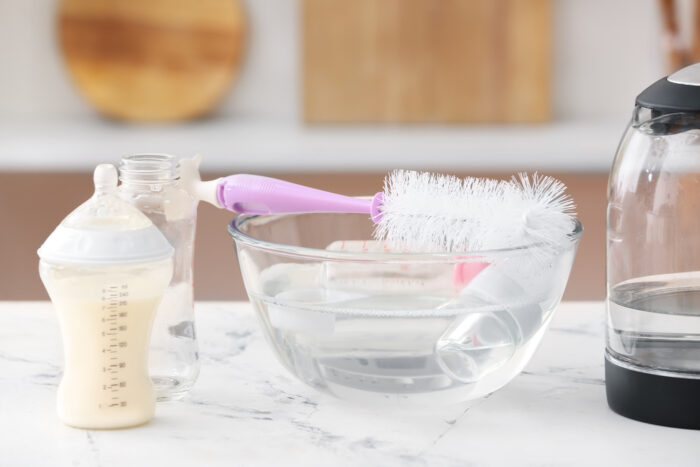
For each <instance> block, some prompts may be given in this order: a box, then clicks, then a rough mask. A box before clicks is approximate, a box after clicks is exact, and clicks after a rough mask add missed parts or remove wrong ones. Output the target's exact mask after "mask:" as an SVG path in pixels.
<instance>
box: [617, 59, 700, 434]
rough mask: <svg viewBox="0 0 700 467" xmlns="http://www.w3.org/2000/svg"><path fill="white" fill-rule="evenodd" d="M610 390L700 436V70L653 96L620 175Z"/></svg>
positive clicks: (635, 413)
mask: <svg viewBox="0 0 700 467" xmlns="http://www.w3.org/2000/svg"><path fill="white" fill-rule="evenodd" d="M606 304H607V347H606V353H605V379H606V393H607V399H608V404H609V406H610V407H611V408H612V409H613V410H614V411H615V412H617V413H619V414H621V415H624V416H626V417H629V418H633V419H636V420H641V421H645V422H648V423H654V424H659V425H666V426H675V427H683V428H695V429H700V63H698V64H695V65H691V66H689V67H687V68H684V69H682V70H680V71H677V72H676V73H674V74H672V75H670V76H668V77H666V78H662V79H660V80H659V81H657V82H655V83H654V84H652V85H651V86H649V87H648V88H647V89H646V90H644V91H643V92H642V93H641V94H640V95H639V96H638V97H637V100H636V106H635V109H634V113H633V115H632V121H631V122H630V124H629V126H628V128H627V130H626V132H625V134H624V136H623V138H622V141H621V142H620V145H619V148H618V151H617V155H616V157H615V161H614V164H613V167H612V171H611V174H610V180H609V185H608V206H607V300H606Z"/></svg>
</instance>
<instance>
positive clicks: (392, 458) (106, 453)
mask: <svg viewBox="0 0 700 467" xmlns="http://www.w3.org/2000/svg"><path fill="white" fill-rule="evenodd" d="M196 313H197V318H196V319H197V326H198V331H199V337H200V347H201V358H202V372H201V375H200V378H199V380H198V382H197V384H196V385H195V387H194V389H193V390H192V392H191V394H190V395H189V396H188V397H187V398H186V399H185V400H183V401H179V402H167V403H162V404H160V405H159V406H158V408H157V413H156V418H155V419H154V420H153V421H152V422H151V423H149V424H148V425H145V426H142V427H139V428H133V429H128V430H116V431H84V430H77V429H73V428H70V427H67V426H64V425H62V424H61V422H59V420H58V419H57V417H56V415H55V396H56V385H57V384H58V382H59V378H60V372H61V357H60V339H59V332H58V324H57V320H56V317H55V315H54V313H53V310H52V308H51V306H50V304H49V303H47V302H0V369H1V370H2V371H0V466H24V465H28V466H34V465H36V466H40V465H52V466H64V465H65V466H105V467H106V466H117V465H129V466H137V465H149V466H161V465H162V466H168V467H173V466H179V465H202V466H219V465H226V466H229V465H246V466H267V465H292V466H296V465H298V466H315V465H319V466H331V465H333V466H337V465H362V466H367V465H381V466H391V465H397V466H443V465H444V466H452V465H455V466H457V465H459V466H464V465H618V466H619V465H637V466H639V465H655V466H656V465H698V463H699V462H700V459H698V455H699V454H700V432H697V431H690V430H681V429H674V428H665V427H657V426H653V425H647V424H644V423H639V422H635V421H632V420H627V419H625V418H623V417H620V416H618V415H616V414H615V413H613V412H611V411H610V410H609V409H608V407H607V405H606V402H605V386H604V383H603V348H604V338H603V335H604V332H603V319H604V315H603V313H604V306H603V304H602V303H600V302H572V303H563V304H562V305H561V306H560V307H559V309H558V310H557V312H556V315H555V317H554V320H553V322H552V324H551V327H550V329H549V331H548V333H547V335H546V336H545V338H544V341H543V343H542V345H541V347H540V348H539V350H538V351H537V353H536V354H535V356H534V358H533V359H532V361H531V362H530V364H529V365H528V366H527V368H526V370H525V371H524V372H523V373H522V374H521V375H519V376H518V377H516V378H515V380H514V381H512V382H511V383H510V384H509V385H508V386H506V387H505V388H503V389H501V390H500V391H498V392H496V393H494V394H492V395H491V396H490V397H488V398H485V399H482V400H480V401H477V402H476V403H474V404H472V405H471V406H470V407H469V408H466V409H465V408H464V407H459V408H456V407H451V408H450V407H448V408H442V409H439V410H435V411H432V412H430V413H427V412H406V411H403V412H399V411H395V410H391V411H388V410H387V411H383V410H377V409H369V408H363V407H358V406H356V405H349V404H347V403H344V402H342V401H338V400H336V399H333V398H331V397H329V396H326V395H322V394H319V393H318V392H316V391H315V390H313V389H311V388H309V387H306V386H304V385H303V384H301V383H300V382H298V381H297V380H295V379H294V378H293V377H292V376H291V375H290V374H289V373H287V371H286V370H284V369H283V368H282V366H281V365H280V364H279V363H277V361H276V360H275V358H274V356H273V355H272V353H271V351H270V350H269V349H268V348H267V345H266V343H265V341H264V339H263V338H262V335H261V333H260V331H259V329H258V327H257V323H256V321H255V318H254V316H253V314H252V310H251V308H250V305H249V304H248V303H245V302H236V303H232V302H227V303H220V302H202V303H197V310H196Z"/></svg>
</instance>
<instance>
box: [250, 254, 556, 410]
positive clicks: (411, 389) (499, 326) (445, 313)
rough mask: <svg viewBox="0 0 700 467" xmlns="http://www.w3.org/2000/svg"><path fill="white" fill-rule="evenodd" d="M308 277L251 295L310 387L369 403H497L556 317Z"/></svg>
mask: <svg viewBox="0 0 700 467" xmlns="http://www.w3.org/2000/svg"><path fill="white" fill-rule="evenodd" d="M306 272H309V271H306ZM304 274H305V271H304V267H301V266H300V267H298V268H295V267H289V265H287V267H285V268H279V270H277V271H274V273H273V274H267V275H266V279H265V282H264V283H263V287H262V291H263V293H259V294H255V293H253V294H251V301H252V302H253V305H254V306H255V308H256V310H257V312H258V315H259V317H260V319H261V321H262V324H263V327H264V329H265V332H266V336H267V338H268V340H269V341H270V343H271V345H272V346H273V348H274V349H275V352H276V353H277V356H278V358H279V359H280V360H281V362H282V363H283V365H284V366H285V367H286V368H287V369H288V370H289V371H291V372H292V373H294V374H295V375H296V376H297V377H299V378H300V379H301V380H302V381H304V382H306V383H307V384H309V385H311V386H313V387H316V388H318V389H321V390H323V391H325V392H328V393H331V394H333V395H336V396H338V397H341V398H344V399H352V400H358V401H361V402H363V403H366V402H372V401H375V402H382V403H385V402H392V401H394V402H400V403H402V402H411V403H418V404H420V403H421V402H426V403H428V402H429V403H431V404H434V403H435V400H436V398H435V393H436V392H440V396H439V397H438V398H437V399H438V400H439V402H441V403H445V404H449V403H457V402H463V401H466V400H470V399H474V398H478V397H482V396H484V395H487V394H489V393H491V392H493V391H495V390H497V389H498V388H500V387H502V386H503V385H505V384H506V383H507V382H508V381H510V380H511V379H512V378H513V377H514V376H515V375H516V374H517V373H518V372H520V371H521V370H522V367H523V366H524V365H525V363H526V362H527V361H528V360H529V358H530V356H531V355H532V353H533V352H534V350H535V349H536V347H537V345H538V344H539V342H540V340H541V337H542V335H543V333H544V330H545V328H546V323H547V321H548V320H549V318H550V317H551V311H552V310H551V309H543V307H541V306H540V304H537V303H529V304H522V303H521V304H520V305H519V307H518V308H513V307H506V306H502V305H498V304H492V303H487V302H485V301H481V300H479V299H475V298H470V297H458V298H455V297H454V296H450V295H447V294H445V295H440V294H436V295H428V294H420V293H415V292H413V291H412V290H416V289H415V288H409V289H404V290H401V291H400V290H398V289H393V290H392V288H391V287H384V288H383V290H384V291H383V290H361V291H358V290H357V289H342V288H334V287H333V286H334V285H337V284H328V283H325V284H324V283H315V282H314V281H301V283H300V281H299V277H302V276H303V275H304ZM313 275H317V273H316V272H313ZM321 282H322V281H321ZM386 290H389V291H388V292H387V291H386Z"/></svg>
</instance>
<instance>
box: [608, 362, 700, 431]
mask: <svg viewBox="0 0 700 467" xmlns="http://www.w3.org/2000/svg"><path fill="white" fill-rule="evenodd" d="M605 392H606V394H607V398H608V405H609V406H610V408H611V409H612V410H613V411H615V412H617V413H618V414H620V415H623V416H625V417H627V418H631V419H634V420H639V421H641V422H646V423H652V424H654V425H664V426H670V427H676V428H689V429H694V430H700V397H699V396H698V395H700V379H691V378H677V377H671V376H661V375H654V374H651V373H643V372H641V371H635V370H631V369H629V368H624V367H621V366H618V365H616V364H615V363H613V362H611V361H610V360H609V359H608V358H607V356H606V358H605Z"/></svg>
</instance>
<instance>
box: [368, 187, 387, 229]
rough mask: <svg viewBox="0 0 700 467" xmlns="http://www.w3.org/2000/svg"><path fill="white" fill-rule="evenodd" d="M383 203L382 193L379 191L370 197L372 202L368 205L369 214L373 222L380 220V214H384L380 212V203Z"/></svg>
mask: <svg viewBox="0 0 700 467" xmlns="http://www.w3.org/2000/svg"><path fill="white" fill-rule="evenodd" d="M383 204H384V193H382V192H381V191H380V192H379V193H377V194H376V195H374V197H373V198H372V203H371V204H370V205H369V214H370V216H372V220H373V221H374V223H375V224H377V223H379V221H380V220H382V216H383V215H384V214H383V213H382V210H381V208H382V205H383Z"/></svg>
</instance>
